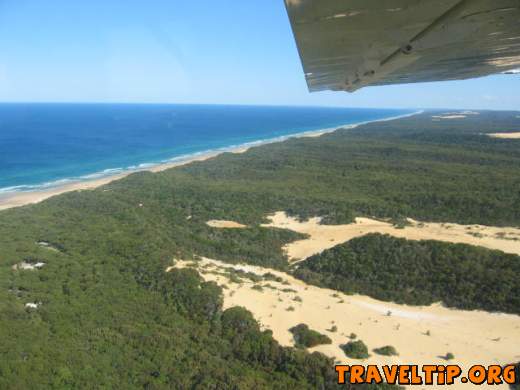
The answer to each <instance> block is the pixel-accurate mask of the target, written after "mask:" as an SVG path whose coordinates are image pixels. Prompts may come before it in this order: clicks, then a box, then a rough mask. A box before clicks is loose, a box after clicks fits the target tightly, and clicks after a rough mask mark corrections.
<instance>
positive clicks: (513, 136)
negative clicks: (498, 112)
mask: <svg viewBox="0 0 520 390" xmlns="http://www.w3.org/2000/svg"><path fill="white" fill-rule="evenodd" d="M487 135H488V136H489V137H493V138H503V139H520V132H518V133H490V134H487Z"/></svg>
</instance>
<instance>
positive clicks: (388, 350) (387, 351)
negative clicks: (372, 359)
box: [373, 345, 399, 356]
mask: <svg viewBox="0 0 520 390" xmlns="http://www.w3.org/2000/svg"><path fill="white" fill-rule="evenodd" d="M373 351H374V353H377V354H378V355H383V356H399V354H398V353H397V350H396V349H395V348H394V347H392V346H391V345H387V346H384V347H381V348H374V349H373Z"/></svg>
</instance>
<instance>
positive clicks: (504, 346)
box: [167, 258, 520, 389]
mask: <svg viewBox="0 0 520 390" xmlns="http://www.w3.org/2000/svg"><path fill="white" fill-rule="evenodd" d="M175 267H179V268H183V267H194V268H196V269H197V270H198V271H199V272H200V273H201V274H202V276H203V277H204V278H205V280H208V281H210V280H211V281H215V282H217V283H218V284H219V285H221V286H225V288H224V289H223V293H224V306H225V308H229V307H233V306H243V307H245V308H247V309H248V310H249V311H251V312H252V313H253V315H254V316H255V318H256V319H257V320H258V321H259V322H260V324H261V326H262V328H263V329H270V330H272V331H273V337H274V338H275V339H276V340H277V341H278V342H279V343H280V344H282V345H286V346H292V345H294V341H293V338H292V334H291V333H290V332H289V328H291V327H293V326H295V325H297V324H300V323H305V324H307V325H308V326H309V327H310V328H311V329H314V330H317V331H319V332H320V333H323V334H326V335H327V336H329V337H330V338H331V339H332V344H330V345H321V346H317V347H315V348H312V349H311V351H320V352H322V353H324V354H326V355H328V356H331V357H334V358H335V359H336V360H337V361H340V362H342V363H345V364H355V363H360V362H362V363H363V364H371V363H373V364H379V365H383V364H399V363H402V364H409V363H411V362H413V364H419V365H422V364H446V363H447V362H446V360H444V359H443V358H442V356H445V355H446V354H447V353H448V352H451V353H453V354H454V356H455V359H454V360H453V361H451V363H456V364H460V365H461V366H462V367H463V368H468V367H470V366H471V365H474V364H484V365H489V364H509V363H511V362H515V361H518V360H520V317H519V316H516V315H509V314H492V313H487V312H482V311H462V310H451V309H447V308H444V307H442V306H441V305H440V304H436V305H432V306H429V307H419V306H417V307H414V306H407V305H398V304H394V303H387V302H381V301H378V300H375V299H372V298H369V297H365V296H359V295H353V296H347V295H344V294H342V293H339V292H336V291H333V290H329V289H324V288H319V287H315V286H309V285H306V284H305V283H303V282H302V281H300V280H297V279H294V278H293V277H292V276H290V275H288V274H285V273H283V272H280V271H275V270H272V269H266V268H262V267H256V266H250V265H230V264H227V263H224V262H220V261H217V260H211V259H206V258H203V259H202V260H199V261H195V262H191V261H177V262H175V266H172V267H169V268H168V269H167V271H170V270H171V269H173V268H175ZM233 271H246V272H251V273H253V274H255V275H258V276H264V275H265V274H266V273H270V274H271V278H268V277H265V276H264V277H263V280H261V281H258V280H257V281H253V280H251V279H249V278H248V277H246V276H244V273H235V274H234V277H233V278H231V274H232V273H233ZM272 275H275V276H276V277H278V278H279V279H278V281H274V280H272V279H273V278H272ZM237 277H238V279H237ZM232 280H233V281H232ZM237 280H238V282H237ZM334 326H335V327H336V328H337V330H336V331H334V332H333V331H331V330H332V329H333V327H334ZM351 333H355V334H356V335H357V338H358V339H360V340H362V341H363V342H364V343H365V344H366V345H367V346H368V348H369V350H370V353H371V356H370V358H369V359H367V360H364V361H357V360H352V359H349V358H347V357H346V356H345V355H344V354H343V352H342V350H341V349H340V348H339V346H340V345H341V344H344V343H346V342H348V341H349V338H348V336H349V335H350V334H351ZM386 345H392V346H394V347H395V348H396V349H397V351H398V353H399V356H394V357H385V356H380V355H377V354H375V353H373V352H372V349H374V348H379V347H382V346H386ZM470 387H473V386H472V385H462V384H458V385H455V386H452V388H454V389H457V388H466V389H467V388H470ZM499 388H503V389H506V388H507V386H505V385H504V386H499Z"/></svg>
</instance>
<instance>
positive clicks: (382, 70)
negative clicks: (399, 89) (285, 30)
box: [285, 0, 520, 92]
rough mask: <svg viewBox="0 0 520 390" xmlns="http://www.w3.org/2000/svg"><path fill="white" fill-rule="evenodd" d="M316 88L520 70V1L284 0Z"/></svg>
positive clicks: (311, 87)
mask: <svg viewBox="0 0 520 390" xmlns="http://www.w3.org/2000/svg"><path fill="white" fill-rule="evenodd" d="M285 4H286V8H287V12H288V14H289V19H290V21H291V25H292V28H293V32H294V36H295V38H296V43H297V46H298V50H299V53H300V57H301V61H302V64H303V69H304V72H305V78H306V80H307V85H308V87H309V90H310V91H311V92H313V91H322V90H333V91H349V92H353V91H355V90H357V89H359V88H363V87H365V86H369V85H387V84H402V83H414V82H425V81H439V80H457V79H466V78H472V77H479V76H485V75H489V74H494V73H501V72H511V71H512V70H514V69H518V68H520V0H285Z"/></svg>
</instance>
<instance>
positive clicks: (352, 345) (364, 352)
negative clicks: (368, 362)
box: [340, 340, 370, 359]
mask: <svg viewBox="0 0 520 390" xmlns="http://www.w3.org/2000/svg"><path fill="white" fill-rule="evenodd" d="M340 348H341V349H342V350H343V352H345V355H346V356H347V357H349V358H351V359H367V358H368V357H369V356H370V355H369V353H368V348H367V346H366V345H365V343H364V342H363V341H361V340H356V341H349V342H347V343H346V344H342V345H340Z"/></svg>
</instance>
